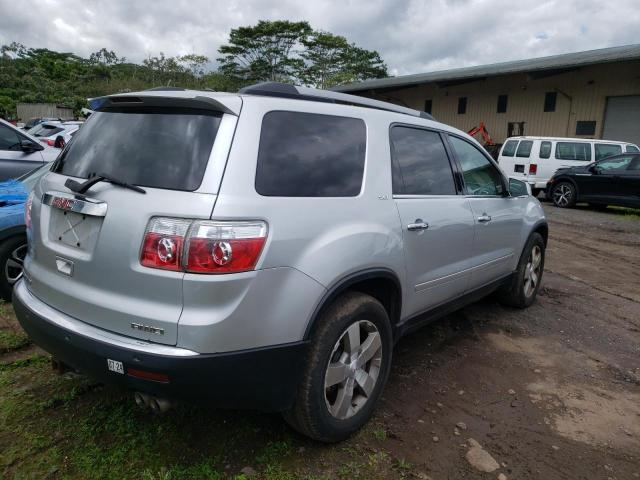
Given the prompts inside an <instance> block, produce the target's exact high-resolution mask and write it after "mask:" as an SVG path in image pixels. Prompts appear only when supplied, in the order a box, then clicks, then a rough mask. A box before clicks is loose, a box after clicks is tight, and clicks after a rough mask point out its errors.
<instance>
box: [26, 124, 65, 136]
mask: <svg viewBox="0 0 640 480" xmlns="http://www.w3.org/2000/svg"><path fill="white" fill-rule="evenodd" d="M63 131H64V128H63V127H58V126H55V125H44V124H40V125H38V126H36V127H33V129H31V130H29V133H30V134H31V135H33V136H34V137H39V138H40V137H50V136H51V135H55V134H57V133H60V132H63Z"/></svg>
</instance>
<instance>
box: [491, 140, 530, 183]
mask: <svg viewBox="0 0 640 480" xmlns="http://www.w3.org/2000/svg"><path fill="white" fill-rule="evenodd" d="M518 143H520V141H519V140H518V139H515V138H511V139H508V140H507V141H506V142H505V143H504V145H503V146H502V150H501V151H500V155H499V156H498V163H499V164H500V168H501V169H502V171H503V172H504V173H506V174H507V175H509V176H512V177H516V178H519V179H521V180H523V181H525V180H526V176H525V174H526V171H527V167H528V165H526V162H525V161H523V160H522V158H517V157H516V151H517V150H518Z"/></svg>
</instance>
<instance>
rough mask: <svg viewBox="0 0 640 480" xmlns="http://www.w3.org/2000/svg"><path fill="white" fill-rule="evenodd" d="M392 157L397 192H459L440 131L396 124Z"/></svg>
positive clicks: (405, 193) (428, 193) (431, 193)
mask: <svg viewBox="0 0 640 480" xmlns="http://www.w3.org/2000/svg"><path fill="white" fill-rule="evenodd" d="M391 160H392V165H393V193H394V194H401V195H455V194H456V186H455V183H454V181H453V172H452V170H451V164H450V163H449V157H448V156H447V151H446V150H445V147H444V144H443V143H442V138H441V137H440V135H439V134H438V133H437V132H433V131H429V130H422V129H419V128H411V127H400V126H396V127H393V128H392V129H391Z"/></svg>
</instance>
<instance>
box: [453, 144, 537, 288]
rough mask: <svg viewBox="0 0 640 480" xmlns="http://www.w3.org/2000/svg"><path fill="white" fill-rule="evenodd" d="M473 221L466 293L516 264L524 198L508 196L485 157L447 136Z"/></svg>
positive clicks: (483, 154) (488, 159)
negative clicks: (460, 173) (471, 248)
mask: <svg viewBox="0 0 640 480" xmlns="http://www.w3.org/2000/svg"><path fill="white" fill-rule="evenodd" d="M449 142H450V144H451V148H452V150H453V152H454V153H455V156H456V159H457V161H458V165H459V168H460V170H461V172H462V177H463V179H464V184H465V193H466V198H467V200H468V201H469V204H470V206H471V211H472V213H473V217H474V221H475V238H474V242H473V257H472V270H471V275H470V279H469V290H473V289H476V288H479V287H482V286H483V285H486V284H488V283H491V282H493V281H495V280H498V279H500V278H502V277H504V276H506V275H508V274H509V273H511V272H512V271H513V270H514V269H515V267H516V265H517V262H518V258H519V256H520V251H517V250H516V246H517V245H520V243H521V238H520V237H521V234H522V228H523V217H524V211H523V210H524V206H525V203H526V202H527V201H528V199H526V198H518V197H509V196H508V194H507V193H506V192H507V185H506V181H505V179H504V177H503V175H502V173H501V172H500V171H499V169H498V167H497V166H496V165H495V164H494V163H493V161H492V160H491V159H490V158H489V156H488V155H487V154H486V153H485V152H483V151H481V150H480V149H479V148H478V147H477V146H476V145H474V144H472V143H471V142H469V141H467V140H465V139H463V138H460V137H456V136H453V135H450V136H449Z"/></svg>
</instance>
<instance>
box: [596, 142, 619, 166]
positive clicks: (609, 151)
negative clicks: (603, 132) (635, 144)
mask: <svg viewBox="0 0 640 480" xmlns="http://www.w3.org/2000/svg"><path fill="white" fill-rule="evenodd" d="M595 150H596V162H597V161H598V160H601V159H603V158H607V157H610V156H612V155H620V154H621V153H622V146H621V145H612V144H607V143H596V145H595Z"/></svg>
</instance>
